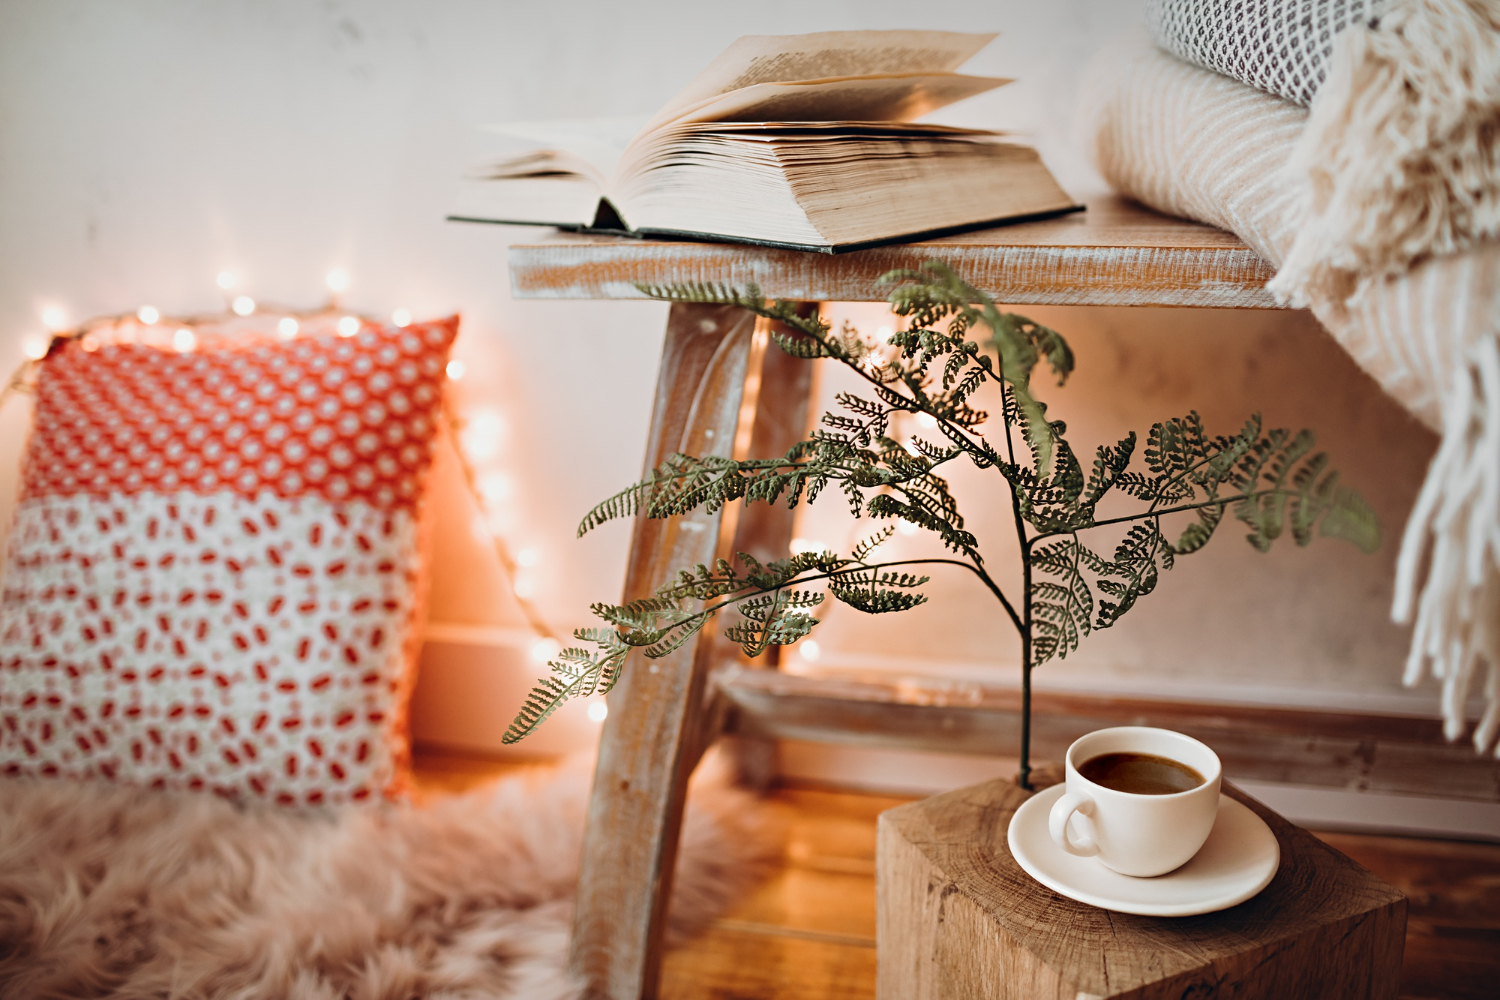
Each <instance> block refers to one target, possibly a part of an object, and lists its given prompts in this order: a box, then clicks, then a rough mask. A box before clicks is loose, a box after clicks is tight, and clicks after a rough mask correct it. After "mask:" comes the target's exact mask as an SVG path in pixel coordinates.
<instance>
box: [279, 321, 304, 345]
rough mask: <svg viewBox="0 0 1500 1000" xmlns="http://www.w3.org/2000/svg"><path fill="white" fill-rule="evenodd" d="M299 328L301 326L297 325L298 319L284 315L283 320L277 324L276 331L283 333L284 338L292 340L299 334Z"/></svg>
mask: <svg viewBox="0 0 1500 1000" xmlns="http://www.w3.org/2000/svg"><path fill="white" fill-rule="evenodd" d="M299 329H301V327H299V326H298V325H297V321H296V320H295V319H292V317H290V316H285V317H283V318H282V320H281V322H279V323H277V324H276V332H277V333H279V334H281V338H282V339H283V340H291V339H292V338H293V337H295V336H297V331H298V330H299Z"/></svg>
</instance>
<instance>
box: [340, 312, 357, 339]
mask: <svg viewBox="0 0 1500 1000" xmlns="http://www.w3.org/2000/svg"><path fill="white" fill-rule="evenodd" d="M358 332H359V317H358V316H344V317H342V318H341V319H340V320H339V336H340V337H352V336H354V335H355V334H356V333H358Z"/></svg>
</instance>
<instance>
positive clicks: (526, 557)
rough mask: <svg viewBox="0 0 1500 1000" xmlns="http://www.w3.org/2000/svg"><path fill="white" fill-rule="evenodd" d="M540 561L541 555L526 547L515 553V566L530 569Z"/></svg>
mask: <svg viewBox="0 0 1500 1000" xmlns="http://www.w3.org/2000/svg"><path fill="white" fill-rule="evenodd" d="M541 561H542V554H541V553H540V552H538V551H537V550H536V549H534V548H531V547H530V546H527V547H526V548H524V549H522V550H521V551H519V552H517V553H516V565H517V566H525V567H527V568H530V567H532V566H535V565H537V564H538V563H540V562H541Z"/></svg>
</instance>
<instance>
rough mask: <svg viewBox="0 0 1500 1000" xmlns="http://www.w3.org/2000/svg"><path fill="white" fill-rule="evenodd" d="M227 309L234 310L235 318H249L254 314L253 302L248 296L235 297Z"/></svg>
mask: <svg viewBox="0 0 1500 1000" xmlns="http://www.w3.org/2000/svg"><path fill="white" fill-rule="evenodd" d="M229 308H231V309H233V310H234V314H235V315H236V316H249V315H250V314H251V313H253V312H255V300H254V299H252V298H251V297H250V296H248V295H236V296H235V297H234V301H233V302H231V303H230V304H229Z"/></svg>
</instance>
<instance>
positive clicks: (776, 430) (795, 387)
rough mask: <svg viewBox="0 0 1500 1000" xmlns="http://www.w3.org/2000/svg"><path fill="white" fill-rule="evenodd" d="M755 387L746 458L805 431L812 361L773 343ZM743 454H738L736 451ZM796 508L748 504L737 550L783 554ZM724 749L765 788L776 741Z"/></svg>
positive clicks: (735, 741)
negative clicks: (796, 355) (791, 353)
mask: <svg viewBox="0 0 1500 1000" xmlns="http://www.w3.org/2000/svg"><path fill="white" fill-rule="evenodd" d="M817 308H818V306H817V303H813V302H809V303H804V305H803V310H804V312H803V314H804V315H808V314H810V313H812V312H815V311H816V310H817ZM770 327H771V321H770V320H764V319H763V320H761V321H760V325H759V326H757V328H756V329H757V333H769V329H770ZM752 392H753V394H754V396H755V399H754V413H755V418H754V420H753V421H752V422H751V423H750V426H749V427H748V428H747V427H744V426H743V425H742V427H741V431H740V433H741V434H742V435H744V434H745V431H746V430H749V431H750V433H749V435H748V437H749V441H748V443H747V445H746V446H745V447H744V448H742V449H739V450H741V451H743V453H744V455H743V457H748V458H775V457H777V456H779V455H784V454H785V453H786V450H787V449H788V448H790V447H791V446H792V445H794V444H796V443H797V442H798V441H801V440H802V439H803V438H805V437H806V436H807V430H808V408H809V405H810V403H811V401H812V392H813V364H812V362H811V361H808V360H806V359H805V358H796V357H793V356H792V355H790V354H787V353H786V352H785V351H783V350H781V349H780V348H778V347H776V345H775V344H769V345H768V346H767V347H766V350H765V355H764V357H763V358H762V360H761V364H760V366H759V370H758V372H756V373H755V375H753V376H752V379H751V385H750V386H748V387H747V389H746V396H747V397H749V396H750V395H751V393H752ZM737 457H740V456H737ZM795 521H796V511H795V510H793V509H791V508H789V507H787V506H786V504H785V503H778V504H776V505H774V506H773V505H770V504H764V503H756V504H750V505H748V506H746V507H744V508H743V509H742V510H741V511H740V513H739V518H738V521H737V523H736V526H735V535H734V546H733V551H734V552H748V553H749V554H750V555H752V556H754V557H755V558H757V559H759V560H760V561H761V562H770V561H772V560H774V559H785V558H786V556H787V553H788V552H789V551H790V546H791V543H792V529H793V525H794V523H795ZM740 661H741V664H742V665H743V666H747V667H761V668H766V669H772V670H774V669H776V668H777V667H778V666H779V664H780V662H781V647H780V646H772V647H771V648H770V649H768V650H766V652H765V653H763V654H761V655H760V656H759V657H757V658H756V659H754V660H750V661H746V660H744V657H743V655H741V656H740ZM722 749H723V750H724V751H725V752H727V754H728V755H729V759H730V760H731V762H732V763H733V766H734V769H735V775H736V777H737V779H738V780H739V781H740V783H741V784H744V785H747V786H750V787H754V788H765V787H767V786H768V785H769V784H770V783H771V781H773V780H774V779H775V777H776V741H775V740H770V739H766V738H764V737H758V736H733V735H730V736H725V737H724V740H723V746H722Z"/></svg>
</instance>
